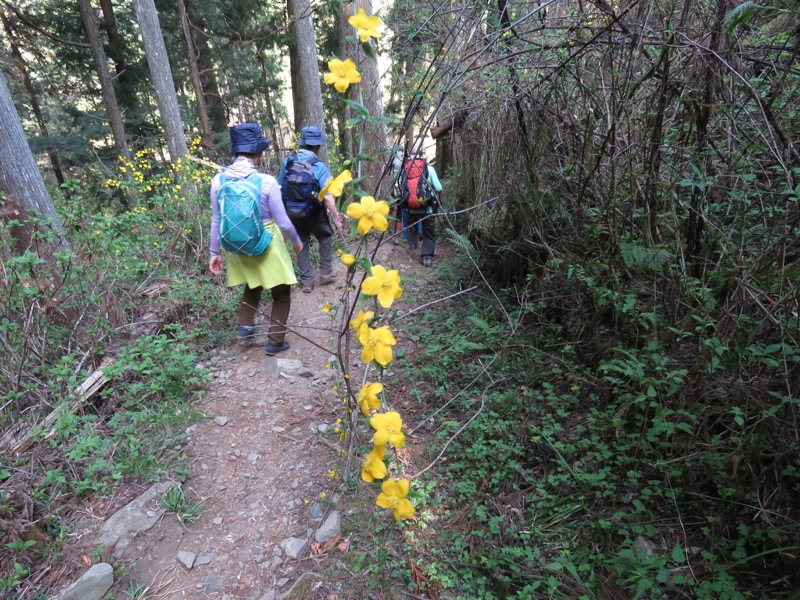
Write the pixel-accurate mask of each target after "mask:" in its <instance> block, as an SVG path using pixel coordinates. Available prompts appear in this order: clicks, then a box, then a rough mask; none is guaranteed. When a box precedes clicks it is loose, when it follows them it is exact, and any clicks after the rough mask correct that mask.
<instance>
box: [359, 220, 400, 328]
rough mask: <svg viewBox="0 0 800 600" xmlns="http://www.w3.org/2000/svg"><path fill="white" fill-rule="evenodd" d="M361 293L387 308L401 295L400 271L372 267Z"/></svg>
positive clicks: (376, 266) (362, 285)
mask: <svg viewBox="0 0 800 600" xmlns="http://www.w3.org/2000/svg"><path fill="white" fill-rule="evenodd" d="M351 206H352V205H351ZM361 291H362V292H364V294H366V295H367V296H377V297H378V303H379V304H380V305H381V306H382V307H383V308H389V307H390V306H391V305H392V302H394V301H395V300H396V299H397V298H399V297H400V296H402V295H403V288H401V287H400V271H398V270H397V269H392V270H391V271H387V270H386V269H385V268H384V267H382V266H381V265H375V266H373V267H372V275H371V276H370V277H367V278H366V279H365V280H364V283H362V284H361ZM362 343H363V342H362Z"/></svg>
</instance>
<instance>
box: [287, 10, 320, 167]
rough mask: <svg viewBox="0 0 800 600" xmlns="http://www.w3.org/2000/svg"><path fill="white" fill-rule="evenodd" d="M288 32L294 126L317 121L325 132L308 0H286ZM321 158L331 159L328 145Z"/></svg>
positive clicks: (311, 123) (298, 126)
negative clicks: (289, 37) (289, 38)
mask: <svg viewBox="0 0 800 600" xmlns="http://www.w3.org/2000/svg"><path fill="white" fill-rule="evenodd" d="M287 6H288V12H289V33H291V34H292V36H293V39H292V41H291V43H290V44H289V60H290V61H291V63H292V69H291V71H292V101H293V105H294V126H295V129H296V130H297V131H300V129H301V128H302V127H304V126H306V125H316V126H317V127H319V128H320V129H321V130H322V131H323V133H324V132H325V120H324V112H323V108H322V87H321V85H320V82H319V63H317V43H316V40H315V39H314V24H313V22H312V20H311V2H310V1H309V0H287ZM319 158H320V159H321V160H323V161H324V162H327V161H328V152H327V149H326V148H325V147H324V146H323V147H322V148H320V152H319Z"/></svg>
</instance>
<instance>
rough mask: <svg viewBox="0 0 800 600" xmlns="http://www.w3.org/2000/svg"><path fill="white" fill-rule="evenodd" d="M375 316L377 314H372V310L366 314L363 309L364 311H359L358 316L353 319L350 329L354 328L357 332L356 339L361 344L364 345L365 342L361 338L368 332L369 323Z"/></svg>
mask: <svg viewBox="0 0 800 600" xmlns="http://www.w3.org/2000/svg"><path fill="white" fill-rule="evenodd" d="M374 315H375V313H374V312H372V311H371V310H368V311H367V312H364V310H363V309H362V310H360V311H358V314H357V315H356V318H355V319H353V320H352V321H350V327H352V328H353V331H355V334H356V339H357V340H358V341H359V342H360V343H361V344H363V343H364V341H363V340H362V339H361V336H362V335H363V334H364V333H366V331H367V330H368V329H369V323H368V321H369V320H370V319H371V318H372V317H373V316H374Z"/></svg>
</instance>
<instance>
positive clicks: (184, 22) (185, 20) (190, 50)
mask: <svg viewBox="0 0 800 600" xmlns="http://www.w3.org/2000/svg"><path fill="white" fill-rule="evenodd" d="M177 2H178V14H179V15H180V17H181V26H182V27H183V37H185V38H186V52H187V56H188V58H189V71H190V72H191V76H192V88H194V95H195V96H197V112H198V113H199V115H200V126H201V128H202V129H203V137H202V142H203V145H204V146H205V147H206V148H211V146H212V145H213V140H212V138H211V125H210V123H209V121H208V110H206V97H205V94H204V93H203V83H202V82H201V81H200V70H199V68H198V66H197V52H195V47H194V38H193V36H192V30H191V27H190V24H189V17H187V16H186V5H185V4H184V2H183V0H177Z"/></svg>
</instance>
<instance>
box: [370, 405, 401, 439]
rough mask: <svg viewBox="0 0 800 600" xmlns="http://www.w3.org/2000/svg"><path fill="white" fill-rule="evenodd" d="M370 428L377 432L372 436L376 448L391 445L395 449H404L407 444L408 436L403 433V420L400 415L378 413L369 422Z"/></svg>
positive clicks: (395, 413)
mask: <svg viewBox="0 0 800 600" xmlns="http://www.w3.org/2000/svg"><path fill="white" fill-rule="evenodd" d="M369 424H370V426H371V427H372V428H373V429H374V430H375V435H373V436H372V443H373V444H375V445H376V446H385V445H386V443H387V442H388V443H391V444H392V446H394V447H395V448H402V447H403V446H404V445H405V443H406V436H405V434H404V433H403V431H402V430H403V419H402V418H400V413H397V412H394V411H392V412H387V413H376V414H374V415H372V418H371V419H370V420H369Z"/></svg>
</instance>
